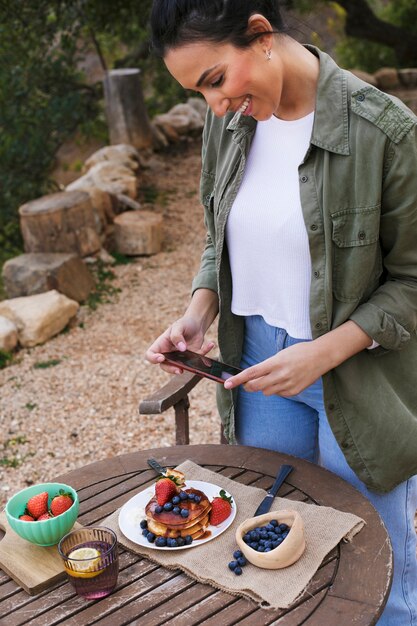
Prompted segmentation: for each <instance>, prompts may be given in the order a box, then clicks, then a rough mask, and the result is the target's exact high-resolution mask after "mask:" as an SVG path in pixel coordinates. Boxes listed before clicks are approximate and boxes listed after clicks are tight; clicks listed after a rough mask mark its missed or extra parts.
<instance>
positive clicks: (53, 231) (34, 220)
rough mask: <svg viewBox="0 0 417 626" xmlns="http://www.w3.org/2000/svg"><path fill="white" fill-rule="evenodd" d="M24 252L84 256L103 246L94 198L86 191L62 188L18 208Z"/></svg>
mask: <svg viewBox="0 0 417 626" xmlns="http://www.w3.org/2000/svg"><path fill="white" fill-rule="evenodd" d="M19 215H20V228H21V231H22V236H23V240H24V244H25V252H75V253H77V254H78V255H79V256H81V257H84V256H88V255H91V254H94V253H95V252H98V250H100V248H101V242H100V229H101V227H100V225H99V224H97V220H96V218H95V213H94V210H93V207H92V204H91V199H90V196H89V195H88V193H86V192H85V191H62V192H60V193H53V194H49V195H47V196H43V197H42V198H38V199H37V200H33V201H32V202H28V203H27V204H24V205H23V206H21V207H20V209H19Z"/></svg>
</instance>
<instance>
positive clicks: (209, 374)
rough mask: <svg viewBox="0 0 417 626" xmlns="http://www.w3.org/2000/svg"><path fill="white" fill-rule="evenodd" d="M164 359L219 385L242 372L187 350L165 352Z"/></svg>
mask: <svg viewBox="0 0 417 626" xmlns="http://www.w3.org/2000/svg"><path fill="white" fill-rule="evenodd" d="M164 357H165V359H166V360H167V362H168V363H171V364H173V365H178V366H179V367H181V368H183V369H186V370H188V371H190V372H194V373H195V374H199V375H200V376H205V377H206V378H211V379H212V380H215V381H217V382H219V383H224V381H225V380H227V379H228V378H230V377H231V376H235V375H236V374H239V372H241V371H242V370H241V369H239V368H238V367H233V366H232V365H227V364H226V363H221V362H220V361H215V360H214V359H211V358H210V357H208V356H203V355H202V354H197V353H196V352H191V351H190V350H185V352H180V351H179V350H178V351H177V350H175V351H174V352H165V353H164Z"/></svg>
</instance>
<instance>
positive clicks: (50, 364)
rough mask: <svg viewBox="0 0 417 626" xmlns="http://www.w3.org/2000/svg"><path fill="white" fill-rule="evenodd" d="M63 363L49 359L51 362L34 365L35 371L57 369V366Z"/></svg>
mask: <svg viewBox="0 0 417 626" xmlns="http://www.w3.org/2000/svg"><path fill="white" fill-rule="evenodd" d="M60 363H61V359H49V361H37V362H36V363H34V365H33V369H35V370H45V369H47V368H48V367H55V365H59V364H60Z"/></svg>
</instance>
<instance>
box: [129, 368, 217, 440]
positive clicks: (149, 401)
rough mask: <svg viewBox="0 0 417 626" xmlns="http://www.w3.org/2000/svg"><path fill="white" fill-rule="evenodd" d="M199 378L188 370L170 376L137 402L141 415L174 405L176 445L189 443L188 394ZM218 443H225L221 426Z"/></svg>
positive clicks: (159, 411)
mask: <svg viewBox="0 0 417 626" xmlns="http://www.w3.org/2000/svg"><path fill="white" fill-rule="evenodd" d="M200 380H201V376H196V375H195V374H192V373H190V372H184V373H183V374H179V375H176V376H172V378H171V380H170V381H169V382H168V383H167V384H166V385H164V386H163V387H161V388H160V389H158V390H157V391H156V392H155V393H153V394H151V395H150V396H148V397H147V398H144V400H142V402H141V403H140V404H139V413H140V414H141V415H159V414H161V413H163V412H164V411H166V410H167V409H170V408H171V407H174V411H175V443H176V445H177V446H182V445H188V444H189V443H190V424H189V414H188V409H189V408H190V401H189V399H188V394H189V393H190V391H192V389H194V387H195V386H196V385H197V383H199V382H200ZM220 443H227V439H226V438H225V436H224V434H223V429H222V428H221V434H220Z"/></svg>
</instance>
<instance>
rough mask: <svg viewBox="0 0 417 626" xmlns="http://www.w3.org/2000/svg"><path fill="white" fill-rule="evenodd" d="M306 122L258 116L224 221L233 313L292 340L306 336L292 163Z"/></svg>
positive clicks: (304, 259)
mask: <svg viewBox="0 0 417 626" xmlns="http://www.w3.org/2000/svg"><path fill="white" fill-rule="evenodd" d="M313 121H314V112H313V113H310V114H309V115H307V116H306V117H303V118H301V119H298V120H294V121H284V120H280V119H278V118H276V117H271V119H269V120H267V121H265V122H258V124H257V126H256V131H255V136H254V139H253V141H252V145H251V148H250V152H249V155H248V159H247V164H246V168H245V171H244V175H243V179H242V183H241V186H240V188H239V191H238V193H237V196H236V199H235V201H234V203H233V206H232V208H231V211H230V214H229V218H228V221H227V225H226V241H227V247H228V252H229V257H230V265H231V271H232V279H233V294H232V311H233V313H235V314H236V315H244V316H247V315H262V317H263V318H264V319H265V321H266V322H267V323H268V324H270V325H271V326H276V327H279V328H284V329H285V330H286V331H287V333H288V334H289V335H290V336H291V337H294V338H297V339H311V327H310V313H309V300H310V280H311V260H310V251H309V244H308V237H307V231H306V227H305V223H304V219H303V214H302V209H301V201H300V190H299V174H298V166H299V165H300V163H301V162H302V161H303V159H304V157H305V154H306V152H307V149H308V146H309V143H310V138H311V132H312V128H313Z"/></svg>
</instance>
